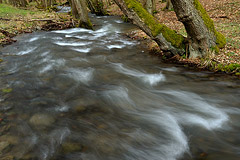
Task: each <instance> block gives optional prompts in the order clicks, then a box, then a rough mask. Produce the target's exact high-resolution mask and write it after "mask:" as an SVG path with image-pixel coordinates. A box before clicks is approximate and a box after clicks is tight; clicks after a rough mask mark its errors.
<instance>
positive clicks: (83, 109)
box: [74, 105, 87, 113]
mask: <svg viewBox="0 0 240 160" xmlns="http://www.w3.org/2000/svg"><path fill="white" fill-rule="evenodd" d="M86 110H87V107H85V106H82V105H81V106H76V107H74V111H75V112H77V113H82V112H84V111H86Z"/></svg>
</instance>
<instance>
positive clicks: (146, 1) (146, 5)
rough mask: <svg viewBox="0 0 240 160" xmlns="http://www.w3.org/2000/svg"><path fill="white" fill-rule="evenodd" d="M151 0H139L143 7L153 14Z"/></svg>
mask: <svg viewBox="0 0 240 160" xmlns="http://www.w3.org/2000/svg"><path fill="white" fill-rule="evenodd" d="M153 1H154V0H140V2H141V3H142V5H143V7H144V8H145V9H146V10H147V11H148V12H149V13H150V14H153Z"/></svg>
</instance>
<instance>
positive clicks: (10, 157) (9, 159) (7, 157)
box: [1, 156, 15, 160]
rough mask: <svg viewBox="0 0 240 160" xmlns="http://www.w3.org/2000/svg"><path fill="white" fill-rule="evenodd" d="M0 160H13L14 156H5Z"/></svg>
mask: <svg viewBox="0 0 240 160" xmlns="http://www.w3.org/2000/svg"><path fill="white" fill-rule="evenodd" d="M1 160H15V158H14V156H5V157H2V158H1Z"/></svg>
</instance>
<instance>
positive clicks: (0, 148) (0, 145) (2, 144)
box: [0, 141, 10, 154]
mask: <svg viewBox="0 0 240 160" xmlns="http://www.w3.org/2000/svg"><path fill="white" fill-rule="evenodd" d="M9 147H10V143H8V142H7V141H2V142H0V154H2V153H4V152H5V151H6V150H7V149H8V148H9Z"/></svg>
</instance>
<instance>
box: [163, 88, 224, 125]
mask: <svg viewBox="0 0 240 160" xmlns="http://www.w3.org/2000/svg"><path fill="white" fill-rule="evenodd" d="M159 92H161V93H165V94H168V95H171V96H173V97H174V99H175V101H177V102H178V103H180V104H182V105H181V108H180V109H181V110H180V109H179V110H178V111H177V114H176V115H175V116H176V118H177V119H178V121H179V122H180V123H181V124H184V125H198V126H202V127H204V128H206V129H208V130H213V129H219V128H221V127H222V126H223V124H224V123H226V122H227V121H228V115H227V114H226V113H225V112H224V111H223V110H221V109H220V108H217V107H216V106H213V105H210V104H209V103H207V102H206V101H205V100H204V99H203V98H202V97H200V96H199V95H197V94H195V93H190V92H186V91H173V90H172V91H159ZM183 111H184V112H183ZM192 111H194V112H195V113H192ZM196 112H197V113H196Z"/></svg>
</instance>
